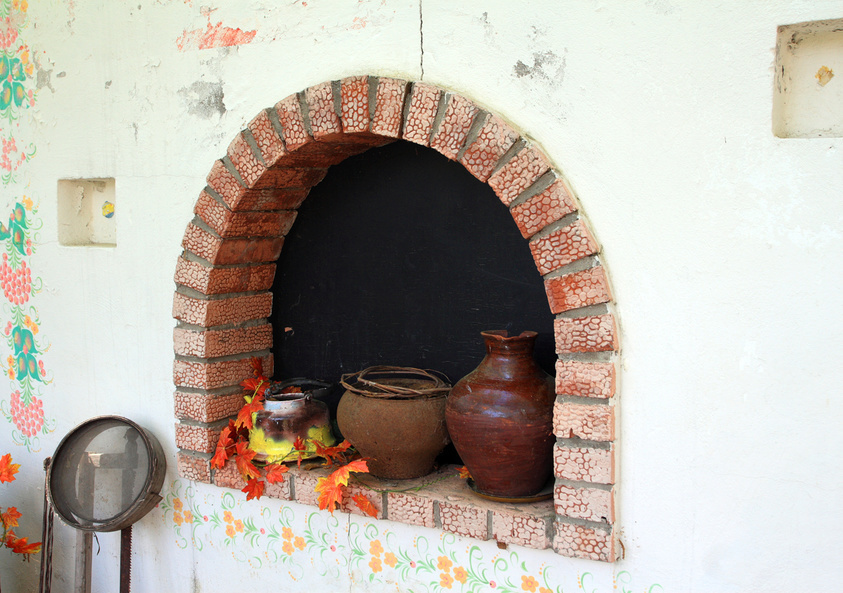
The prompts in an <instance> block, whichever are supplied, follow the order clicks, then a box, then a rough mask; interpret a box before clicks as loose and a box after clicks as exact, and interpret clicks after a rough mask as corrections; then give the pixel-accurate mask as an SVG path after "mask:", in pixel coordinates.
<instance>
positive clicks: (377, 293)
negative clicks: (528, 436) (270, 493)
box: [273, 141, 555, 382]
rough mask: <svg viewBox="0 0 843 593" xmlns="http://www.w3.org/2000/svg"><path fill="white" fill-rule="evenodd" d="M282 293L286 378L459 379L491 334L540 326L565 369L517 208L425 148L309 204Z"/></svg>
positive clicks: (377, 157) (540, 345) (542, 357)
mask: <svg viewBox="0 0 843 593" xmlns="http://www.w3.org/2000/svg"><path fill="white" fill-rule="evenodd" d="M274 292H275V301H274V306H273V325H274V330H275V347H274V351H275V377H276V378H289V377H309V378H318V379H324V380H327V381H336V380H338V379H339V377H340V375H341V374H343V373H348V372H353V371H358V370H360V369H363V368H365V367H367V366H370V365H375V364H385V365H401V366H414V367H421V368H429V369H436V370H439V371H442V372H444V373H445V374H446V375H447V376H448V377H449V378H450V379H451V381H452V382H456V381H457V380H458V379H459V378H460V377H462V376H463V375H465V374H467V373H468V372H470V371H471V370H472V369H473V368H474V367H475V366H477V364H478V363H479V362H480V360H481V359H482V357H483V354H484V346H483V340H482V338H481V336H480V332H481V331H483V330H489V329H507V330H509V331H510V333H513V332H516V333H520V332H521V331H523V330H534V331H537V332H539V338H538V342H537V347H536V355H537V358H538V360H539V363H540V364H541V366H542V367H543V368H544V369H545V370H546V371H547V372H548V373H553V364H554V360H555V354H554V344H553V315H552V314H551V313H550V310H549V309H548V304H547V299H546V296H545V292H544V287H543V283H542V279H541V277H540V276H539V273H538V271H537V270H536V266H535V263H534V262H533V259H532V257H531V255H530V249H529V247H528V245H527V242H526V241H525V240H524V239H523V238H522V237H521V235H520V234H519V232H518V229H517V227H516V226H515V223H514V222H513V221H512V217H511V216H510V214H509V212H508V210H507V208H506V207H505V206H504V205H503V204H502V203H501V202H500V200H499V199H498V198H497V196H495V194H494V192H492V190H491V189H490V188H489V187H488V186H487V185H485V184H484V183H482V182H480V181H478V180H477V179H475V178H474V177H473V176H472V175H471V174H470V173H468V171H466V170H465V169H464V168H463V167H462V166H461V165H460V164H458V163H455V162H453V161H449V160H448V159H446V158H445V157H443V156H442V155H440V154H439V153H437V152H435V151H434V150H431V149H429V148H425V147H422V146H418V145H416V144H411V143H409V142H404V141H398V142H394V143H392V144H389V145H387V146H384V147H382V148H376V149H372V150H369V151H367V152H365V153H363V154H361V155H359V156H356V157H351V158H349V159H347V160H346V161H344V162H342V163H340V164H338V165H335V166H333V167H331V169H330V171H329V173H328V175H327V177H325V179H324V180H323V181H322V182H321V183H320V184H319V185H317V186H316V187H314V188H313V190H312V191H311V192H310V195H309V196H308V198H307V199H306V200H305V202H304V204H303V205H302V206H301V208H300V209H299V214H298V218H297V220H296V223H295V225H294V226H293V228H292V230H291V232H290V234H289V235H288V236H287V238H286V241H285V243H284V249H283V250H282V252H281V256H280V258H279V259H278V271H277V274H276V279H275V287H274Z"/></svg>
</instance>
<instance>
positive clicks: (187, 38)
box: [176, 7, 257, 51]
mask: <svg viewBox="0 0 843 593" xmlns="http://www.w3.org/2000/svg"><path fill="white" fill-rule="evenodd" d="M213 12H214V9H212V8H204V7H203V8H202V14H203V15H204V16H205V17H206V18H207V19H208V25H207V27H205V28H204V29H194V30H192V31H188V30H185V31H184V33H182V35H181V36H180V37H179V38H178V39H176V46H178V48H179V50H180V51H187V50H190V49H210V48H213V47H231V46H232V45H244V44H246V43H251V42H252V40H253V39H254V38H255V35H257V30H253V31H243V30H242V29H237V28H232V27H227V26H225V25H223V24H222V21H219V22H217V23H212V22H211V14H212V13H213Z"/></svg>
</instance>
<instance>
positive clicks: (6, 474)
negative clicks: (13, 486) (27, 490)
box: [0, 453, 20, 482]
mask: <svg viewBox="0 0 843 593" xmlns="http://www.w3.org/2000/svg"><path fill="white" fill-rule="evenodd" d="M19 469H20V464H19V463H12V454H11V453H6V454H5V455H3V457H0V482H14V481H15V474H16V473H18V470H19Z"/></svg>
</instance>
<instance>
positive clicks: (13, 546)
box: [3, 531, 41, 560]
mask: <svg viewBox="0 0 843 593" xmlns="http://www.w3.org/2000/svg"><path fill="white" fill-rule="evenodd" d="M27 539H28V538H25V537H21V538H17V537H15V532H14V531H9V532H8V533H7V534H6V540H5V541H4V542H3V543H4V544H5V545H6V547H7V548H9V549H10V550H11V551H12V552H14V553H15V554H37V553H38V552H40V551H41V542H33V543H31V544H30V543H27ZM26 559H27V560H29V557H28V556H27V558H26Z"/></svg>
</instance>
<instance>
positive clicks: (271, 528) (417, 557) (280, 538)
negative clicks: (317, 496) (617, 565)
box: [159, 479, 664, 593]
mask: <svg viewBox="0 0 843 593" xmlns="http://www.w3.org/2000/svg"><path fill="white" fill-rule="evenodd" d="M217 497H219V498H217ZM159 509H160V511H161V512H162V520H163V521H164V522H165V523H166V524H168V525H170V526H171V527H172V529H173V532H174V534H175V543H176V545H177V546H178V547H179V548H181V549H195V550H197V551H202V550H204V549H206V548H208V547H210V548H215V549H221V550H228V551H230V553H231V556H232V558H233V559H234V560H236V561H238V562H241V563H246V564H248V566H249V567H250V568H252V569H260V568H264V567H268V566H276V567H281V568H284V569H285V570H286V572H287V576H289V577H290V578H291V579H293V580H294V581H298V580H301V579H302V578H304V576H305V575H306V574H307V573H308V572H309V571H311V570H315V571H316V573H317V574H318V575H319V576H320V577H328V578H333V579H339V578H341V577H342V576H343V575H348V574H351V575H352V578H353V579H355V580H357V581H368V582H370V583H372V584H378V585H388V584H394V583H396V582H400V583H402V585H403V589H406V590H412V591H428V592H431V593H448V592H457V591H458V592H460V593H479V592H481V591H483V592H491V593H565V591H566V590H564V589H563V586H562V584H561V579H562V578H563V577H565V576H566V575H562V574H559V571H558V570H555V567H553V566H551V565H548V564H541V565H539V566H532V563H531V562H528V561H527V560H524V559H522V558H521V556H520V552H519V549H518V548H512V549H509V550H501V551H499V552H497V553H496V554H494V555H493V556H492V557H491V558H489V557H488V550H486V549H485V548H486V547H487V546H485V547H484V546H481V545H478V544H477V543H476V542H472V541H468V540H463V539H462V538H459V537H457V536H455V535H454V534H451V533H447V532H441V533H440V534H439V535H438V537H435V536H434V537H428V536H427V535H421V534H416V535H415V536H414V537H412V538H408V537H407V536H406V534H403V533H402V534H399V533H397V532H395V531H393V530H392V529H391V528H390V523H389V522H386V521H376V520H368V519H365V520H362V519H361V520H360V521H350V522H347V521H345V520H343V521H342V523H341V521H340V517H345V515H340V514H339V513H337V514H336V515H333V514H329V513H327V512H319V511H316V512H312V511H305V512H301V511H297V510H294V507H291V506H288V505H281V506H280V508H279V509H278V510H277V511H273V510H272V509H271V508H270V507H267V506H259V505H256V504H254V503H248V502H246V501H245V499H244V498H243V497H241V496H235V495H234V494H233V493H232V492H228V491H223V492H222V493H219V490H214V491H213V492H212V493H209V494H205V495H202V494H201V493H200V492H199V490H198V489H197V487H196V485H194V484H193V483H191V482H187V481H184V480H180V479H177V480H174V481H173V482H172V484H171V485H170V486H169V488H168V490H167V492H166V493H165V495H164V499H163V500H162V502H161V503H160V504H159ZM420 531H422V530H420ZM424 531H425V532H426V531H427V530H424ZM408 542H409V543H408ZM567 576H568V577H569V579H570V575H567ZM576 584H577V590H578V591H581V592H587V593H596V592H597V591H598V586H597V584H596V582H595V577H594V575H592V574H591V573H588V572H584V573H580V574H578V575H577V577H576ZM631 587H632V576H631V575H630V574H629V573H628V572H626V571H621V572H618V573H617V574H616V575H615V578H614V587H613V590H614V591H620V592H622V593H632V592H633V589H632V588H631ZM570 590H571V589H570V588H569V589H567V591H570ZM644 591H646V592H647V593H663V591H664V589H663V588H662V586H661V585H658V584H653V585H651V586H650V587H648V588H646V589H644Z"/></svg>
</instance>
